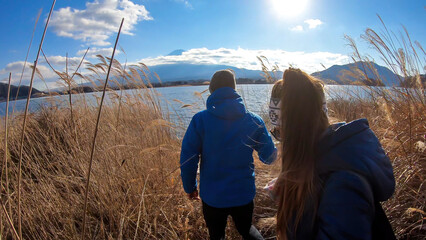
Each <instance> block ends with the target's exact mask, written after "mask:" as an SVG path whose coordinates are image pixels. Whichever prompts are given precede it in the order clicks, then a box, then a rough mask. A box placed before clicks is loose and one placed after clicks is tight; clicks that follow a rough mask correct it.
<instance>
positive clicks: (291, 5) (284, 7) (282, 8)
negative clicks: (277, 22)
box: [270, 0, 309, 18]
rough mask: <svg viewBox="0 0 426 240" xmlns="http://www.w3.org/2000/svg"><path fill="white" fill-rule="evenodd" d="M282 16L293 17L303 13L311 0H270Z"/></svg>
mask: <svg viewBox="0 0 426 240" xmlns="http://www.w3.org/2000/svg"><path fill="white" fill-rule="evenodd" d="M270 1H271V3H272V7H273V8H274V10H275V12H276V13H277V14H278V16H279V17H280V18H291V17H296V16H298V15H299V14H301V13H302V12H303V11H304V10H305V9H306V6H307V5H308V1H309V0H270Z"/></svg>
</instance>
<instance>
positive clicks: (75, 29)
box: [51, 0, 152, 46]
mask: <svg viewBox="0 0 426 240" xmlns="http://www.w3.org/2000/svg"><path fill="white" fill-rule="evenodd" d="M122 18H124V25H123V29H122V33H123V34H128V35H132V34H133V33H132V30H133V29H134V27H135V25H136V24H137V23H138V22H140V21H141V20H152V17H150V16H149V12H148V11H147V10H146V9H145V6H143V5H139V4H136V3H134V2H132V1H131V0H94V1H92V2H87V3H86V9H83V10H80V9H74V8H71V7H66V8H61V9H59V10H57V11H54V13H53V15H52V20H51V26H52V28H53V31H54V32H55V33H56V34H57V35H59V36H63V37H69V38H73V39H76V40H81V41H83V42H85V43H87V44H91V45H97V46H107V45H110V42H108V39H109V38H110V37H111V36H112V35H113V34H114V33H116V32H117V30H118V27H119V26H120V22H121V19H122Z"/></svg>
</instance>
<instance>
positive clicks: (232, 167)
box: [180, 87, 277, 208]
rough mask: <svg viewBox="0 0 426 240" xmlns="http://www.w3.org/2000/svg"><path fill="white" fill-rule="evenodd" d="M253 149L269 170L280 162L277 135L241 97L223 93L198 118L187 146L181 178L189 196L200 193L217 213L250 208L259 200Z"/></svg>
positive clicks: (188, 133) (209, 101)
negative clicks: (198, 174) (198, 184)
mask: <svg viewBox="0 0 426 240" xmlns="http://www.w3.org/2000/svg"><path fill="white" fill-rule="evenodd" d="M253 149H254V150H256V151H257V152H258V155H259V159H260V160H261V161H262V162H264V163H267V164H270V163H272V162H273V161H274V160H275V158H276V151H277V150H276V148H275V146H274V143H273V141H272V138H271V135H270V134H269V132H268V131H267V129H266V127H265V124H264V122H263V120H262V118H260V117H259V116H257V115H256V114H254V113H251V112H249V111H246V108H245V106H244V104H243V100H242V98H241V97H240V95H238V94H237V92H236V91H235V90H234V89H233V88H230V87H223V88H219V89H217V90H216V91H214V92H213V93H212V94H211V95H210V96H209V98H208V99H207V110H204V111H201V112H199V113H197V114H195V115H194V117H193V118H192V120H191V123H190V124H189V127H188V129H187V131H186V133H185V136H184V138H183V141H182V151H181V155H180V164H181V167H180V168H181V177H182V182H183V187H184V190H185V192H187V193H192V192H193V191H195V190H196V189H197V181H196V177H197V169H198V163H199V161H200V157H201V163H200V197H201V199H202V200H203V201H204V202H205V203H207V204H208V205H210V206H212V207H217V208H226V207H235V206H241V205H245V204H248V203H249V202H251V201H252V200H253V199H254V196H255V194H256V187H255V176H254V163H253Z"/></svg>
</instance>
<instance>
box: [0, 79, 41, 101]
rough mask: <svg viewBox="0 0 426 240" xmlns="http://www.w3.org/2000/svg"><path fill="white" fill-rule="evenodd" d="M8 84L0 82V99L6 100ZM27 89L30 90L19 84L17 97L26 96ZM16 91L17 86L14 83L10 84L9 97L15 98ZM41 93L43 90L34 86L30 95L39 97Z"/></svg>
mask: <svg viewBox="0 0 426 240" xmlns="http://www.w3.org/2000/svg"><path fill="white" fill-rule="evenodd" d="M8 86H9V84H7V83H0V101H6V98H7V90H8ZM29 90H30V87H28V86H21V87H20V89H19V95H18V99H22V98H26V97H27V96H28V92H29ZM17 91H18V87H17V86H14V85H11V86H10V99H14V98H15V96H16V92H17ZM43 95H44V92H42V91H39V90H37V89H35V88H33V90H32V92H31V96H32V97H40V96H43Z"/></svg>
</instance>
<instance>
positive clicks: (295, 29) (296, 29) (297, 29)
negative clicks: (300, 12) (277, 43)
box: [290, 25, 303, 32]
mask: <svg viewBox="0 0 426 240" xmlns="http://www.w3.org/2000/svg"><path fill="white" fill-rule="evenodd" d="M290 30H291V31H293V32H301V31H303V27H302V26H301V25H297V26H295V27H292V28H290Z"/></svg>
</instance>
